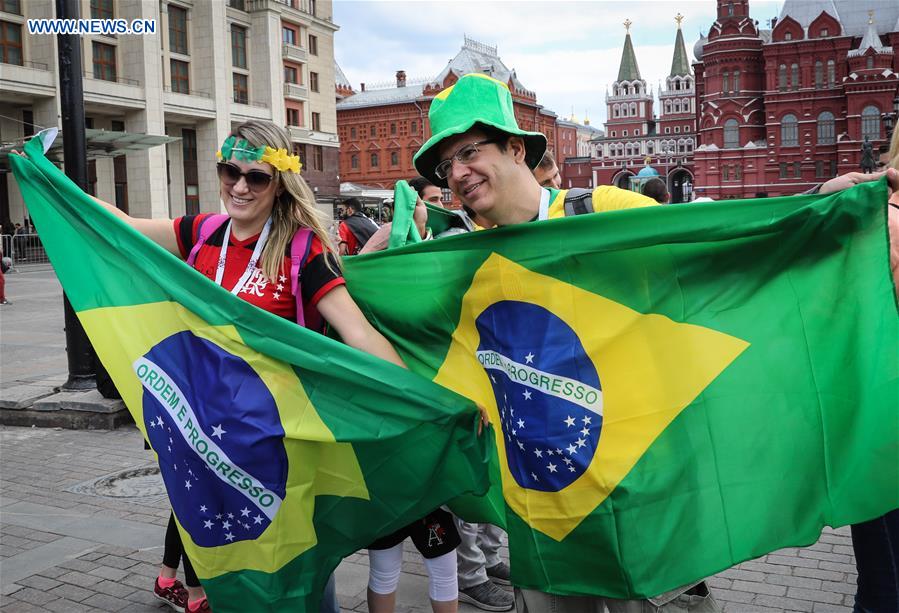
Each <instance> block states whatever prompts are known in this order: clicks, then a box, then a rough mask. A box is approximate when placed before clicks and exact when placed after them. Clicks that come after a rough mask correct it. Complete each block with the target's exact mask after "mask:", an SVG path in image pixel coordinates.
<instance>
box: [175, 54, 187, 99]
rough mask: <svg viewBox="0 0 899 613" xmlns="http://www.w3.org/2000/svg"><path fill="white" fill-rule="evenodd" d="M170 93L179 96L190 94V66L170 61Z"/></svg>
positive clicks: (185, 63)
mask: <svg viewBox="0 0 899 613" xmlns="http://www.w3.org/2000/svg"><path fill="white" fill-rule="evenodd" d="M171 67H172V91H173V92H178V93H179V94H188V93H190V75H189V69H190V65H189V64H188V63H187V62H182V61H180V60H172V61H171Z"/></svg>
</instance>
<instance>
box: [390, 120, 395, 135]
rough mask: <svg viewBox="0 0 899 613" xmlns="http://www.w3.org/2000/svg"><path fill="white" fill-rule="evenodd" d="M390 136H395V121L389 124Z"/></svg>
mask: <svg viewBox="0 0 899 613" xmlns="http://www.w3.org/2000/svg"><path fill="white" fill-rule="evenodd" d="M390 135H391V136H396V122H395V121H391V122H390Z"/></svg>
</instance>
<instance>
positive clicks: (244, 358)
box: [10, 137, 493, 613]
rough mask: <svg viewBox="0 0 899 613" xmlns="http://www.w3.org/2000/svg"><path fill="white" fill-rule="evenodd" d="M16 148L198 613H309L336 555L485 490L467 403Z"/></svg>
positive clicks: (36, 211)
mask: <svg viewBox="0 0 899 613" xmlns="http://www.w3.org/2000/svg"><path fill="white" fill-rule="evenodd" d="M26 153H27V154H28V156H29V157H28V159H25V158H23V157H19V156H14V155H13V156H10V160H11V163H12V167H13V170H14V172H15V177H16V181H17V183H18V186H19V188H20V189H21V191H22V194H23V196H24V199H25V203H26V204H27V206H28V212H29V214H30V215H31V216H32V219H33V220H34V222H35V225H36V227H37V229H38V231H39V232H40V237H41V241H42V243H43V245H44V248H45V249H46V251H47V254H48V255H49V257H50V260H51V262H52V264H53V267H54V269H55V271H56V274H57V275H58V277H59V279H60V281H61V282H62V286H63V289H64V290H65V292H66V295H67V296H68V297H69V300H70V301H71V303H72V306H73V307H74V309H75V311H76V312H77V314H78V317H79V319H80V321H81V322H82V324H83V325H84V328H85V330H86V331H87V333H88V336H89V337H90V339H91V342H92V343H93V345H94V347H95V349H96V350H97V353H98V355H99V357H100V358H101V359H102V361H103V363H104V365H105V366H106V368H107V369H108V371H109V372H110V374H111V376H112V378H113V380H114V381H115V383H116V386H117V387H118V389H119V391H120V393H121V394H122V397H123V399H124V400H125V402H126V404H127V406H128V408H129V410H130V412H131V413H132V415H133V416H134V420H135V422H136V424H137V427H138V428H140V430H141V432H142V433H143V434H144V435H145V437H146V438H147V440H148V441H149V442H150V444H151V446H152V447H153V450H154V451H155V452H156V454H157V456H158V460H159V465H160V472H161V474H162V477H163V480H164V481H165V485H166V489H167V492H168V495H169V499H170V501H171V504H172V508H173V510H174V512H175V516H176V519H177V520H178V524H179V529H180V530H181V534H182V538H183V541H184V545H185V549H186V551H187V554H188V556H189V557H190V559H191V561H192V563H193V566H194V569H195V570H196V572H197V574H198V576H199V577H200V578H201V579H202V581H203V585H204V587H205V588H206V591H207V593H208V595H209V599H210V603H211V606H212V609H213V610H214V611H216V612H217V613H221V612H226V611H235V612H246V611H253V612H257V611H258V612H261V611H287V610H289V611H310V612H312V611H318V610H319V609H318V600H319V598H320V593H321V590H322V588H323V587H324V584H325V582H326V581H327V579H328V576H329V575H330V573H331V571H332V570H333V569H334V568H335V567H336V566H337V564H338V563H339V562H340V560H341V559H342V558H343V557H345V556H347V555H349V554H351V553H353V552H354V551H356V550H358V549H361V548H364V547H365V546H366V545H368V544H369V543H370V542H372V541H373V540H374V539H375V538H376V537H378V536H381V535H384V534H388V533H390V532H393V531H395V530H396V529H398V528H400V527H401V526H403V525H406V524H408V523H410V522H412V521H415V520H417V519H419V518H421V517H423V516H424V515H425V514H426V513H427V512H429V511H431V510H433V509H434V508H436V507H438V506H439V505H441V504H443V503H444V502H446V501H447V500H449V499H451V498H453V497H455V496H459V495H461V494H464V493H483V492H485V491H486V489H487V485H488V484H487V466H488V458H489V457H490V456H491V455H492V446H493V442H492V438H491V437H489V436H480V437H478V436H477V435H476V431H477V428H478V413H477V410H476V408H475V407H474V405H473V404H472V403H471V402H470V401H467V400H466V399H464V398H462V397H461V396H459V395H457V394H455V393H454V392H451V391H449V390H447V389H444V388H442V387H440V386H438V385H435V384H433V383H431V382H430V381H428V380H427V379H425V378H423V377H421V376H419V375H417V374H414V373H411V372H409V371H407V370H404V369H402V368H399V367H397V366H394V365H393V364H390V363H387V362H385V361H383V360H380V359H377V358H374V357H371V356H369V355H367V354H364V353H361V352H359V351H357V350H355V349H352V348H349V347H347V346H345V345H342V344H340V343H338V342H336V341H334V340H332V339H329V338H326V337H324V336H321V335H319V334H316V333H314V332H311V331H309V330H306V329H303V328H300V327H299V326H297V325H296V324H295V323H292V322H289V321H286V320H284V319H282V318H280V317H277V316H275V315H272V314H270V313H266V312H264V311H262V310H260V309H258V308H257V307H255V306H252V305H250V304H249V303H247V302H245V301H243V300H241V299H239V298H236V297H235V296H233V295H231V293H230V292H228V291H226V290H224V289H223V288H221V287H219V286H218V285H216V284H215V283H213V282H211V281H210V280H208V279H206V278H205V277H204V276H203V275H201V274H200V273H199V272H197V271H196V270H194V269H192V268H190V267H188V266H187V265H186V264H185V263H184V262H182V261H180V260H179V259H178V258H177V257H175V256H173V255H172V254H170V253H168V252H166V251H165V250H163V249H162V248H161V247H159V246H157V245H156V244H155V243H153V242H152V241H150V240H149V239H147V238H145V237H143V236H142V235H140V234H139V233H137V232H136V231H134V230H133V229H131V228H130V227H128V226H127V225H125V224H124V223H122V221H121V220H119V219H118V218H116V217H115V216H114V215H112V214H110V213H109V212H107V211H105V210H103V209H102V208H101V207H100V206H99V205H97V204H96V203H95V202H93V201H92V200H91V198H90V197H89V196H87V195H86V194H84V193H83V192H82V191H81V190H80V189H78V188H77V187H76V186H75V185H74V184H73V183H72V182H71V181H69V179H68V178H66V177H65V175H63V173H62V172H61V171H60V170H59V169H57V168H56V167H55V166H54V165H53V164H51V163H50V162H49V161H48V160H47V159H46V158H45V157H44V156H43V153H42V142H41V137H37V138H34V139H32V140H31V141H30V142H29V143H28V145H27V146H26ZM163 187H164V186H163ZM134 451H135V455H136V456H137V455H138V454H140V453H141V450H140V449H135V450H134ZM147 545H148V546H152V545H154V544H153V543H148V544H147ZM155 545H157V546H161V545H162V543H161V542H160V543H155Z"/></svg>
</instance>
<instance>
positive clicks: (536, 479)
mask: <svg viewBox="0 0 899 613" xmlns="http://www.w3.org/2000/svg"><path fill="white" fill-rule="evenodd" d="M531 477H533V479H534V481H540V479H538V478H537V475H535V474H534V473H531Z"/></svg>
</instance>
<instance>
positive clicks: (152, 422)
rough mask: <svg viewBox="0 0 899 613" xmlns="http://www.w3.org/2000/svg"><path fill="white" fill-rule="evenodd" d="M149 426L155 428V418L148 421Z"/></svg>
mask: <svg viewBox="0 0 899 613" xmlns="http://www.w3.org/2000/svg"><path fill="white" fill-rule="evenodd" d="M150 427H151V428H155V427H156V420H153V421H151V422H150Z"/></svg>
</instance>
